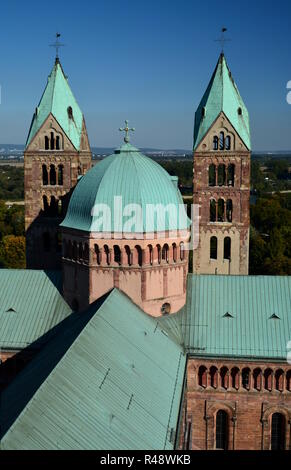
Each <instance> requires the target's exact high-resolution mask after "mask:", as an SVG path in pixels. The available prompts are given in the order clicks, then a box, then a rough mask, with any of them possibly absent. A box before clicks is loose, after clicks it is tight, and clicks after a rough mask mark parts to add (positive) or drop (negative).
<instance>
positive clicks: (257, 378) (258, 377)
mask: <svg viewBox="0 0 291 470" xmlns="http://www.w3.org/2000/svg"><path fill="white" fill-rule="evenodd" d="M253 376H254V388H255V389H256V390H258V391H260V390H262V370H261V369H260V368H257V369H255V370H254V372H253Z"/></svg>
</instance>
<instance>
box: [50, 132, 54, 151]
mask: <svg viewBox="0 0 291 470" xmlns="http://www.w3.org/2000/svg"><path fill="white" fill-rule="evenodd" d="M50 147H51V150H55V136H54V133H53V132H51V145H50Z"/></svg>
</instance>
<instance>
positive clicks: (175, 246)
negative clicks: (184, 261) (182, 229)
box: [172, 243, 177, 263]
mask: <svg viewBox="0 0 291 470" xmlns="http://www.w3.org/2000/svg"><path fill="white" fill-rule="evenodd" d="M172 249H173V261H174V263H176V262H177V245H176V243H173V244H172Z"/></svg>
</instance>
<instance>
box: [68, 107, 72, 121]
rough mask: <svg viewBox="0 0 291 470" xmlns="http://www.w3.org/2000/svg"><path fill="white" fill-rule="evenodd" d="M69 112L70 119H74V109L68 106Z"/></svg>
mask: <svg viewBox="0 0 291 470" xmlns="http://www.w3.org/2000/svg"><path fill="white" fill-rule="evenodd" d="M67 112H68V118H69V119H73V108H72V106H68V108H67Z"/></svg>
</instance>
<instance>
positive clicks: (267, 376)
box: [264, 369, 273, 391]
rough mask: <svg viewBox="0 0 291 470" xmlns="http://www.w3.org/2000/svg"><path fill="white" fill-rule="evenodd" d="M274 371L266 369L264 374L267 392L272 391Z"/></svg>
mask: <svg viewBox="0 0 291 470" xmlns="http://www.w3.org/2000/svg"><path fill="white" fill-rule="evenodd" d="M272 374H273V371H272V369H266V370H265V372H264V388H265V390H269V391H271V390H272Z"/></svg>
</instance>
